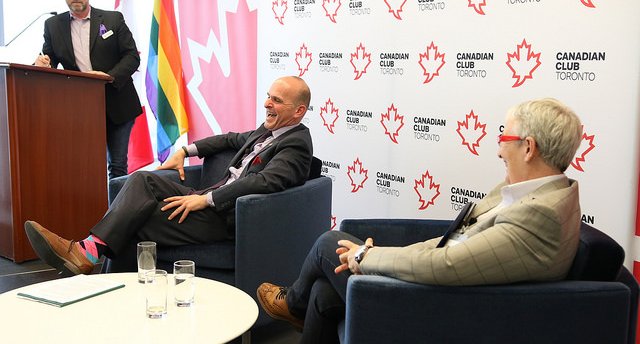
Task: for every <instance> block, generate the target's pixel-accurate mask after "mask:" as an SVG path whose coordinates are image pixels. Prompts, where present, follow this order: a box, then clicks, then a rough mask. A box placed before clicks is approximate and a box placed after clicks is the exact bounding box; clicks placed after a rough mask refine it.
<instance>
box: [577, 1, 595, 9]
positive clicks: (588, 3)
mask: <svg viewBox="0 0 640 344" xmlns="http://www.w3.org/2000/svg"><path fill="white" fill-rule="evenodd" d="M580 1H581V2H582V4H583V5H585V6H587V7H590V8H596V5H594V4H593V1H592V0H580Z"/></svg>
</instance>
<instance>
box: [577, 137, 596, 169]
mask: <svg viewBox="0 0 640 344" xmlns="http://www.w3.org/2000/svg"><path fill="white" fill-rule="evenodd" d="M582 130H583V131H582V142H581V143H580V147H578V151H577V152H576V158H575V159H574V160H573V161H572V162H571V166H573V168H575V169H576V170H578V171H580V172H584V169H583V168H582V165H581V164H582V163H583V162H585V157H586V156H587V154H589V152H591V151H592V150H593V149H594V148H596V146H595V145H594V144H593V139H594V137H595V135H588V134H587V133H586V132H585V131H584V126H583V127H582Z"/></svg>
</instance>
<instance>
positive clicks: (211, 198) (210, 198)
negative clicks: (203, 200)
mask: <svg viewBox="0 0 640 344" xmlns="http://www.w3.org/2000/svg"><path fill="white" fill-rule="evenodd" d="M207 203H209V206H210V207H211V208H215V207H216V204H215V203H213V191H211V192H207Z"/></svg>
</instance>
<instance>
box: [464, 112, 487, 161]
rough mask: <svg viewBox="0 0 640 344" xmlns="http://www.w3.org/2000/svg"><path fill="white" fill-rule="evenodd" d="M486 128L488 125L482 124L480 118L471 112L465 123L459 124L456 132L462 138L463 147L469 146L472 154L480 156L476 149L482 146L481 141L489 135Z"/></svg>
mask: <svg viewBox="0 0 640 344" xmlns="http://www.w3.org/2000/svg"><path fill="white" fill-rule="evenodd" d="M486 127H487V125H486V124H483V123H480V122H479V121H478V116H476V115H475V114H474V113H473V110H471V112H470V113H469V114H468V115H466V117H465V120H464V121H462V122H458V129H456V132H458V135H460V137H461V138H462V145H464V146H467V148H468V149H469V151H470V152H471V153H473V154H475V155H478V151H477V150H476V148H478V147H479V146H480V140H482V138H483V137H485V135H487V131H486Z"/></svg>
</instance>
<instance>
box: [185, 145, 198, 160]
mask: <svg viewBox="0 0 640 344" xmlns="http://www.w3.org/2000/svg"><path fill="white" fill-rule="evenodd" d="M185 148H187V152H189V156H190V157H191V156H198V147H196V145H195V144H194V143H192V144H190V145H188V146H185Z"/></svg>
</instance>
